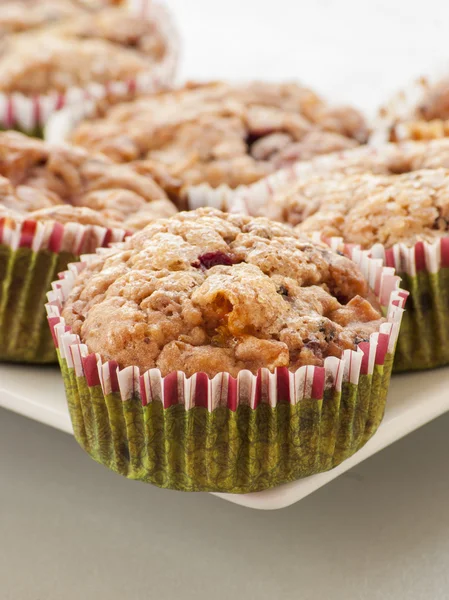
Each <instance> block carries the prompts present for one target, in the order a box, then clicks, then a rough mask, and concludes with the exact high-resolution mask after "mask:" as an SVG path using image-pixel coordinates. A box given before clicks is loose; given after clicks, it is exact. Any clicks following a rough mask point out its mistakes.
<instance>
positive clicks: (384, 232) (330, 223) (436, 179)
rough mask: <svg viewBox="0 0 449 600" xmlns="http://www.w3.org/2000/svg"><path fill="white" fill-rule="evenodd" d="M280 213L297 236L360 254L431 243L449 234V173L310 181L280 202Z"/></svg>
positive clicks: (444, 171) (322, 178)
mask: <svg viewBox="0 0 449 600" xmlns="http://www.w3.org/2000/svg"><path fill="white" fill-rule="evenodd" d="M283 210H284V216H288V220H289V221H290V222H291V223H293V224H294V223H295V222H299V223H300V224H299V225H298V226H297V230H298V231H299V232H301V233H311V232H316V231H319V232H320V233H321V234H322V235H323V236H325V237H331V236H341V237H343V239H344V240H345V242H348V243H354V244H360V245H361V246H362V247H363V248H370V247H371V246H373V245H374V244H376V243H381V244H383V245H384V246H385V247H387V248H389V247H391V246H393V245H394V244H397V243H400V242H401V243H403V244H406V245H407V246H413V245H414V244H415V243H416V242H417V241H428V242H432V241H435V240H436V239H437V238H440V237H442V236H447V235H448V231H449V170H448V169H434V170H418V171H414V172H412V173H405V174H403V175H372V174H363V175H351V176H342V175H334V176H330V177H317V178H312V179H310V180H309V181H307V182H304V184H303V185H302V186H297V188H296V190H295V191H294V192H291V193H290V194H289V195H288V197H287V198H285V199H284V203H283Z"/></svg>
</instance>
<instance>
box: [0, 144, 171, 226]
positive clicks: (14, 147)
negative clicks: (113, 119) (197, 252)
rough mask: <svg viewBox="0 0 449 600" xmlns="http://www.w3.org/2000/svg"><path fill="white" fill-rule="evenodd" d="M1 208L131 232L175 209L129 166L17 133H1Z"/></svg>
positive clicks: (30, 216) (32, 216) (22, 215)
mask: <svg viewBox="0 0 449 600" xmlns="http://www.w3.org/2000/svg"><path fill="white" fill-rule="evenodd" d="M0 206H3V207H4V209H8V211H9V215H10V216H11V211H13V213H14V214H15V215H16V216H17V217H19V218H28V219H35V220H39V221H42V220H54V221H57V222H60V223H67V222H76V223H81V224H85V225H87V224H89V225H103V226H105V227H117V228H123V229H126V230H129V231H134V230H135V229H139V228H142V227H143V226H144V225H146V224H147V223H149V222H151V221H152V220H154V219H155V218H158V217H164V216H170V215H172V214H174V213H175V212H176V209H175V207H174V205H173V204H172V203H171V202H170V201H169V200H168V199H167V198H166V196H165V193H164V192H163V190H162V189H161V188H160V187H159V186H158V185H157V184H156V183H155V182H154V181H152V180H151V178H149V177H144V176H142V175H139V174H137V173H135V172H134V171H133V170H132V169H131V168H130V167H129V166H127V165H115V164H113V163H112V162H111V161H109V160H108V159H107V158H106V157H104V156H101V155H97V156H92V155H89V154H88V153H87V152H86V151H84V150H82V149H80V148H74V147H71V146H52V145H49V144H47V143H46V142H43V141H42V140H37V139H33V138H29V137H27V136H24V135H22V134H20V133H16V132H4V133H0ZM4 213H6V210H5V211H4Z"/></svg>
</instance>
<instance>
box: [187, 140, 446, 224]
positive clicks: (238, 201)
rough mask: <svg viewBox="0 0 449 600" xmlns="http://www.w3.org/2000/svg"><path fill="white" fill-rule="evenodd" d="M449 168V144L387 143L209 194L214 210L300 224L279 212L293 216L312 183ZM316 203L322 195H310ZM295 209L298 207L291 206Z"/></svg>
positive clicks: (193, 199)
mask: <svg viewBox="0 0 449 600" xmlns="http://www.w3.org/2000/svg"><path fill="white" fill-rule="evenodd" d="M440 167H444V168H449V139H442V140H432V141H422V142H415V141H407V142H401V143H397V144H393V143H391V144H382V145H380V146H378V147H371V146H363V147H360V148H355V149H353V150H348V151H345V152H335V153H333V154H329V155H326V156H319V157H317V158H315V159H313V160H310V161H306V162H302V163H296V164H295V165H293V166H292V167H290V168H288V169H282V170H280V171H278V172H277V173H275V174H274V175H271V176H269V177H266V178H265V179H261V180H260V181H259V182H257V183H255V184H253V185H251V186H246V187H242V188H240V189H239V190H236V191H235V192H233V193H229V191H226V190H217V193H216V194H215V196H211V195H208V199H209V202H210V203H211V205H212V206H216V207H217V208H221V209H224V210H230V211H232V212H240V213H245V214H251V215H253V216H267V215H268V214H269V215H270V216H271V218H274V219H276V220H280V221H288V222H292V223H293V221H296V222H294V223H293V224H295V225H296V224H297V222H299V221H298V220H297V218H296V217H292V215H286V216H284V217H283V216H282V214H280V215H279V214H276V212H277V211H281V213H282V211H284V210H286V211H288V210H289V209H288V207H287V203H288V200H287V198H288V197H289V196H290V191H291V194H292V196H293V197H295V193H296V189H297V188H298V186H300V187H301V186H302V184H303V183H306V185H305V187H304V191H305V193H308V192H307V190H309V189H311V190H313V185H307V181H308V180H313V179H315V178H317V179H319V178H322V179H323V180H324V181H325V180H326V178H333V177H335V176H336V175H349V176H351V175H358V174H364V173H372V174H376V175H399V174H401V173H409V172H412V171H417V170H419V169H438V168H440ZM205 194H206V195H207V194H208V190H206V191H205V192H204V193H203V192H202V191H201V189H197V190H195V193H191V194H190V197H189V204H190V205H191V206H192V207H194V208H195V207H196V206H197V205H198V204H201V203H202V202H203V201H204V195H205ZM310 197H311V202H312V204H313V199H312V198H315V200H316V198H317V194H315V193H314V192H313V191H312V192H311V196H310ZM292 209H293V210H294V207H292ZM299 220H302V218H300V219H299Z"/></svg>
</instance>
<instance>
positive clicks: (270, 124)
mask: <svg viewBox="0 0 449 600" xmlns="http://www.w3.org/2000/svg"><path fill="white" fill-rule="evenodd" d="M71 118H74V117H73V115H72V117H70V115H67V119H68V120H69V121H70V119H71ZM56 129H59V128H56ZM61 129H62V130H64V129H67V126H65V127H63V126H62V127H61ZM367 137H368V130H367V127H366V124H365V121H364V119H363V117H362V116H361V115H360V113H359V112H357V111H356V110H355V109H353V108H350V107H332V106H329V105H328V104H327V103H325V102H324V101H323V100H322V99H321V98H320V97H318V96H317V95H316V94H315V93H314V92H312V91H311V90H309V89H307V88H305V87H303V86H301V85H298V84H293V83H290V84H272V83H271V84H270V83H261V82H253V83H247V84H241V85H230V84H227V83H208V84H202V85H200V84H189V85H187V86H186V87H184V88H182V89H179V90H176V91H171V92H166V93H163V94H159V95H158V96H156V97H154V96H152V97H141V98H137V99H136V100H135V101H134V102H131V103H122V104H119V105H114V106H111V107H106V108H104V107H99V108H98V107H97V109H96V110H95V111H94V113H93V115H92V116H91V117H90V118H87V119H85V120H84V121H82V122H81V123H79V124H78V125H77V126H76V127H75V129H74V131H72V132H71V134H70V137H69V139H70V141H72V142H73V143H75V144H77V145H80V146H83V147H85V148H87V149H89V150H96V151H100V152H102V153H104V154H106V155H107V156H109V157H110V158H111V159H112V160H114V161H116V162H118V163H123V162H135V161H137V163H138V165H139V168H140V169H141V172H143V173H150V174H151V175H152V176H153V177H155V178H156V180H157V181H158V182H159V184H160V185H161V186H162V187H163V188H164V189H165V190H166V191H167V193H168V194H169V195H170V197H171V198H173V199H174V200H175V201H176V202H177V203H178V204H183V202H184V198H185V193H186V190H188V189H189V188H190V187H191V186H195V185H198V184H202V183H207V184H209V185H210V186H211V187H212V188H216V187H217V186H220V185H222V184H225V185H226V186H229V187H230V188H236V187H237V186H239V185H246V184H250V183H253V182H254V181H257V180H259V179H260V178H262V177H264V176H266V175H268V174H270V173H272V172H274V171H276V170H277V169H279V168H281V167H283V166H285V165H289V164H291V163H293V162H295V161H299V160H308V159H310V158H312V157H313V156H316V155H321V154H326V153H329V152H334V151H337V150H344V149H347V148H353V147H356V146H358V145H359V144H362V143H365V142H366V140H367Z"/></svg>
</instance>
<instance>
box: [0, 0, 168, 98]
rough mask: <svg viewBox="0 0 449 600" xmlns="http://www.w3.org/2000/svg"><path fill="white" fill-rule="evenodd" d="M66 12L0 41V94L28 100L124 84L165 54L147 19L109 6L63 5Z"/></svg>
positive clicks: (159, 38)
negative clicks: (75, 89)
mask: <svg viewBox="0 0 449 600" xmlns="http://www.w3.org/2000/svg"><path fill="white" fill-rule="evenodd" d="M60 9H61V10H62V7H60ZM36 10H37V9H36ZM66 12H67V17H70V18H66V19H61V20H60V22H58V23H56V24H54V25H52V24H47V25H46V26H43V27H39V28H37V29H35V30H32V31H25V32H23V33H17V34H11V35H9V36H6V37H5V38H4V39H3V40H2V44H1V47H0V91H1V92H6V93H11V92H17V93H22V94H25V95H28V96H33V95H35V94H47V93H50V92H59V93H62V92H65V91H67V90H68V89H70V88H72V87H81V88H84V87H86V86H87V85H88V84H90V83H92V82H94V83H98V84H106V83H108V82H111V81H124V82H127V81H129V80H132V79H133V78H135V77H136V76H137V75H138V74H139V73H143V72H145V71H147V70H148V69H149V68H151V67H152V66H154V65H155V64H157V63H158V62H159V61H161V60H162V58H163V57H164V55H165V51H166V48H165V42H164V40H163V38H162V36H161V34H160V33H159V31H158V29H157V28H156V27H155V26H154V23H153V22H152V21H151V20H149V19H142V18H141V17H139V16H137V15H132V14H130V13H129V12H127V11H125V10H124V9H121V8H115V7H112V8H106V9H104V10H100V11H93V12H89V11H87V10H81V9H80V8H76V7H75V6H73V7H72V6H71V5H70V4H69V5H67V10H66ZM0 16H1V15H0Z"/></svg>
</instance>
